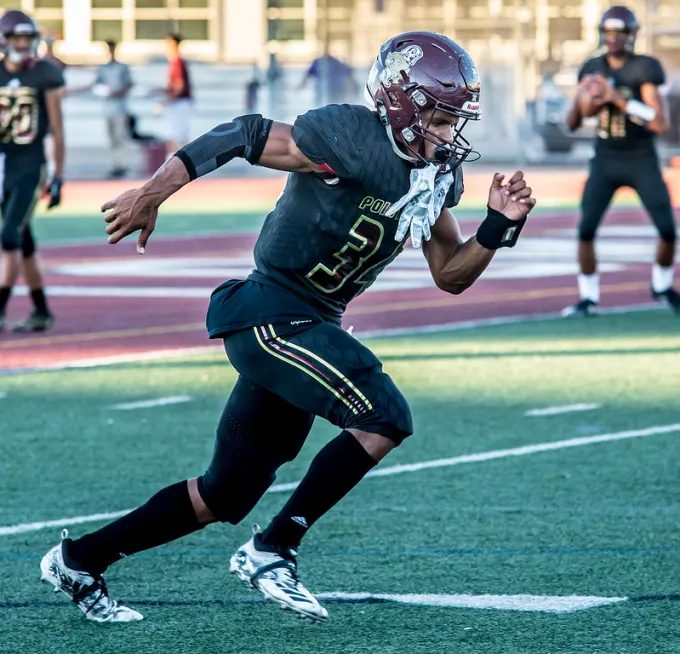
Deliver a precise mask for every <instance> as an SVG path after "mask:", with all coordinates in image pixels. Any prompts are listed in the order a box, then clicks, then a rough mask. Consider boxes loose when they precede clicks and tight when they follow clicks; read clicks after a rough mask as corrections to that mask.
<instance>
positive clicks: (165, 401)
mask: <svg viewBox="0 0 680 654" xmlns="http://www.w3.org/2000/svg"><path fill="white" fill-rule="evenodd" d="M185 402H191V398H190V397H189V396H188V395H172V396H170V397H158V398H156V399H155V400H143V401H141V402H127V403H123V404H114V405H113V406H112V407H111V408H112V409H116V410H117V411H132V410H134V409H152V408H154V407H157V406H168V405H170V404H184V403H185Z"/></svg>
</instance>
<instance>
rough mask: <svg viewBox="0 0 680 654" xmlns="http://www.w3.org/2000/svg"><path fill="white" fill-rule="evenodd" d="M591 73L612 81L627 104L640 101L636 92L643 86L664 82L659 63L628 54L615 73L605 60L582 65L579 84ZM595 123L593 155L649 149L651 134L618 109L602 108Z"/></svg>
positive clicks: (596, 58)
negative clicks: (630, 101) (627, 101)
mask: <svg viewBox="0 0 680 654" xmlns="http://www.w3.org/2000/svg"><path fill="white" fill-rule="evenodd" d="M595 73H599V74H600V75H602V76H603V77H605V78H609V79H610V80H612V83H613V86H614V88H615V89H616V90H617V91H618V92H619V93H620V94H621V95H622V96H623V97H624V98H626V99H628V100H630V99H634V100H640V101H641V100H642V95H641V92H640V89H641V87H642V85H643V84H654V85H655V86H660V85H661V84H663V83H664V81H665V76H664V71H663V68H662V67H661V63H660V62H659V60H658V59H655V58H654V57H648V56H647V55H636V54H631V55H629V56H628V57H626V63H625V64H624V65H623V66H622V67H621V68H619V69H617V70H614V69H612V68H610V67H609V64H608V63H607V58H606V57H605V56H601V57H593V58H592V59H589V60H588V61H586V62H585V63H584V64H583V66H582V67H581V70H580V71H579V74H578V79H579V81H581V79H582V78H583V76H584V75H592V74H595ZM598 119H599V124H598V129H597V139H596V146H595V147H596V150H597V151H601V152H607V151H615V152H618V151H621V150H652V149H653V147H654V140H653V139H654V134H653V133H652V132H651V131H650V130H648V129H647V128H646V127H644V125H642V124H639V123H636V122H635V121H634V120H631V119H630V118H629V117H628V116H627V115H626V114H625V113H624V112H623V111H621V110H620V109H619V108H618V107H615V106H614V105H612V104H608V105H606V106H605V107H604V108H603V109H602V110H601V111H600V113H599V114H598Z"/></svg>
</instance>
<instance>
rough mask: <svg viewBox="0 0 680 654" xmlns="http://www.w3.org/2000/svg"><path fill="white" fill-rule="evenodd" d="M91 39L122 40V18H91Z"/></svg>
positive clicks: (117, 41)
mask: <svg viewBox="0 0 680 654" xmlns="http://www.w3.org/2000/svg"><path fill="white" fill-rule="evenodd" d="M92 40H93V41H115V42H116V43H120V42H121V41H122V40H123V21H122V20H93V21H92Z"/></svg>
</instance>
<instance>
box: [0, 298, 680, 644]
mask: <svg viewBox="0 0 680 654" xmlns="http://www.w3.org/2000/svg"><path fill="white" fill-rule="evenodd" d="M679 326H680V323H678V321H677V319H674V318H673V317H672V315H671V314H670V313H667V312H666V311H648V312H640V313H632V314H627V315H618V316H602V317H600V318H598V319H596V320H590V321H583V322H578V321H559V322H558V321H539V322H533V323H526V324H517V325H511V326H494V327H483V328H477V329H474V330H459V331H452V332H448V333H442V334H436V335H429V336H422V335H419V336H414V337H410V338H392V339H375V340H370V341H368V340H367V341H366V342H367V344H370V345H371V347H373V348H374V350H375V351H376V352H377V353H378V354H379V355H380V356H381V357H382V358H383V360H384V362H385V367H386V369H387V370H388V372H389V373H390V374H391V375H392V376H393V377H394V379H395V380H396V381H397V383H398V384H399V386H400V387H401V388H402V390H403V391H404V393H405V394H406V396H407V397H408V399H409V400H410V402H411V404H412V408H413V412H414V416H415V425H416V430H417V431H416V434H415V435H414V436H413V437H412V438H411V439H409V440H407V441H406V443H405V444H404V445H403V446H402V447H401V448H399V449H398V450H396V451H395V452H394V453H393V454H392V455H390V457H388V459H386V460H385V462H383V464H381V466H380V467H379V468H378V470H380V469H381V468H387V467H389V466H393V465H395V464H405V463H417V462H423V461H432V460H437V459H441V458H445V457H458V456H461V455H469V454H475V453H483V452H489V451H492V450H505V449H508V448H518V447H520V446H529V445H535V444H541V443H556V442H558V441H562V440H566V439H574V438H584V439H588V438H592V437H594V436H597V435H606V434H618V433H619V432H624V431H633V432H638V431H639V430H643V429H648V428H653V427H657V428H661V427H663V426H667V425H676V429H677V430H676V431H670V432H668V433H658V434H653V435H649V436H647V437H636V438H628V439H625V440H612V441H609V442H600V443H596V444H582V445H578V446H574V447H569V448H566V447H564V448H560V449H553V450H551V451H543V452H535V453H530V454H525V455H522V456H505V455H504V454H503V453H501V454H499V455H498V458H495V459H491V460H480V461H476V462H470V463H461V464H459V465H448V466H443V465H442V466H440V467H434V468H431V469H426V470H420V471H413V472H404V473H402V474H395V475H385V476H382V477H375V478H372V479H366V480H364V481H363V482H362V483H361V484H360V485H359V487H358V488H356V489H355V490H354V491H353V492H352V493H351V494H350V495H349V496H348V497H347V498H346V499H345V500H344V501H343V502H342V503H341V504H340V505H339V506H338V507H336V509H335V510H333V511H332V512H331V513H330V514H328V515H327V516H325V517H324V519H323V520H322V521H321V522H320V523H319V524H318V525H317V526H316V527H315V528H314V529H313V530H312V531H311V532H310V534H309V536H308V538H307V540H306V541H305V543H304V544H303V547H302V549H301V553H300V567H301V576H302V579H303V581H305V582H306V584H307V585H308V587H310V589H312V590H313V591H315V592H319V593H324V592H340V591H342V592H354V593H359V592H367V593H386V594H456V595H461V594H463V595H471V596H479V595H484V594H491V595H521V594H525V595H532V596H567V595H577V596H598V597H605V598H609V597H625V598H632V599H629V600H627V601H621V602H619V603H616V604H610V605H607V606H602V607H598V608H590V609H587V610H582V611H578V612H572V613H561V614H555V613H546V612H537V611H524V612H522V611H517V610H498V609H486V610H482V609H473V608H451V607H445V608H442V607H435V606H416V605H411V604H398V603H394V602H381V603H378V602H374V603H359V602H354V603H351V602H344V603H340V602H331V601H329V602H327V603H326V605H327V608H328V609H329V611H330V618H329V620H328V622H327V623H326V624H323V625H308V624H306V623H302V622H298V621H296V620H295V619H294V618H292V617H291V616H290V615H289V614H285V613H283V612H281V611H280V610H279V609H277V608H276V607H274V606H273V605H268V604H265V603H263V602H262V601H261V600H260V596H259V594H256V593H249V592H248V591H247V590H246V589H245V588H244V587H242V586H241V585H240V584H241V582H237V581H235V580H234V579H232V578H230V577H229V575H228V574H227V566H228V557H229V556H230V555H231V553H232V552H233V550H234V548H235V547H236V546H238V545H239V544H240V543H241V542H243V541H244V540H245V539H246V538H247V537H248V534H249V528H248V524H247V523H244V524H242V525H240V526H238V527H230V526H226V525H214V526H212V527H211V528H208V529H206V530H204V531H203V532H199V533H197V534H195V535H192V536H190V537H188V538H186V539H184V540H182V541H180V542H176V543H173V544H170V545H167V546H165V547H162V548H159V549H158V550H156V551H152V552H148V553H144V554H140V555H136V556H134V557H132V558H130V559H129V560H126V561H123V562H121V563H119V564H118V565H117V566H114V568H112V569H111V570H110V572H109V574H108V576H107V578H108V581H109V586H110V588H111V589H112V591H113V594H114V595H115V596H116V597H120V598H122V599H125V600H126V601H127V602H129V603H130V605H131V606H133V607H135V608H138V609H139V610H141V612H142V613H144V614H145V620H144V621H143V622H141V623H137V624H132V625H125V624H123V625H97V624H92V623H89V622H87V621H86V620H84V619H83V617H82V615H81V614H80V612H79V611H78V610H77V609H76V608H75V607H73V606H70V605H69V604H68V603H67V602H66V600H65V599H64V598H63V596H57V595H54V594H53V593H52V592H51V591H50V589H49V588H47V587H46V586H44V585H41V584H40V583H39V582H38V577H39V569H38V564H39V561H40V557H41V556H42V554H43V553H44V552H45V551H46V550H47V549H48V548H49V547H51V546H52V545H53V544H54V543H55V542H56V541H57V539H58V537H59V529H58V528H56V527H55V528H51V529H43V530H39V531H29V532H25V533H20V534H14V535H0V591H1V592H0V633H1V634H2V638H0V652H3V653H4V652H7V653H10V652H11V653H12V654H19V653H21V654H23V653H26V654H42V653H52V652H54V653H57V652H59V653H68V654H81V653H83V654H91V653H92V652H112V653H113V652H116V653H119V652H125V653H127V652H130V653H138V652H139V653H144V654H146V653H159V654H161V653H162V654H166V653H172V654H185V653H191V654H195V653H204V652H205V653H213V652H215V653H217V652H220V653H222V652H225V653H235V654H236V653H239V654H241V653H243V654H249V653H258V654H261V653H267V654H269V653H276V654H287V653H293V652H295V653H297V652H314V653H324V654H326V653H328V654H335V653H337V654H350V653H352V654H353V653H359V652H361V653H379V654H383V653H389V654H392V653H394V654H411V653H418V654H420V653H428V654H429V653H437V654H439V653H442V652H455V653H457V654H458V653H460V654H473V653H474V654H478V653H484V654H495V653H503V654H572V653H574V654H575V653H578V654H596V653H598V654H614V653H616V654H623V653H626V654H628V653H630V654H643V653H644V654H652V653H657V652H664V653H666V652H668V653H671V652H678V651H680V645H679V644H678V643H680V626H679V622H678V620H677V616H678V609H679V608H680V602H678V601H677V600H680V594H679V593H680V565H679V564H678V558H679V557H680V531H679V530H678V524H679V523H680V493H679V492H678V467H679V466H678V460H679V459H680V456H679V455H680V425H678V423H680V402H679V401H678V398H679V397H680V329H679ZM233 381H234V371H233V369H231V368H230V366H229V365H228V363H227V362H226V361H225V360H224V359H223V357H222V356H221V355H219V354H215V355H202V356H194V357H190V358H186V359H183V360H168V361H156V362H151V363H145V364H136V365H132V364H127V365H119V366H115V367H107V368H99V369H92V370H71V371H66V372H60V373H40V374H25V375H13V376H5V377H0V392H1V393H5V394H6V396H5V398H4V399H1V400H0V421H1V422H0V424H1V436H0V497H2V502H1V503H0V525H4V526H10V525H18V524H21V523H29V522H35V521H46V520H55V519H59V518H65V517H69V516H78V515H89V514H94V513H98V512H107V511H117V510H122V509H126V508H131V507H134V506H135V505H137V504H139V503H141V502H143V501H145V500H146V499H147V497H148V496H149V495H151V494H152V493H154V492H155V491H156V490H158V489H159V488H161V487H162V486H164V485H167V484H169V483H171V482H175V481H177V480H180V479H183V478H186V477H188V476H192V475H196V474H200V473H201V472H202V470H203V468H204V466H205V465H206V463H207V461H208V459H209V456H210V453H211V449H212V434H213V432H214V428H215V425H216V422H217V419H218V416H219V413H220V411H221V407H222V405H223V402H224V400H225V398H226V396H227V394H228V392H229V389H230V387H231V384H232V383H233ZM175 395H188V396H191V397H192V398H193V401H192V402H189V403H185V404H177V405H174V406H167V407H164V408H147V409H138V410H133V411H116V410H113V409H112V408H111V405H112V404H114V403H118V402H130V401H134V400H140V399H153V398H159V397H164V396H175ZM575 403H597V404H601V407H600V408H599V409H596V410H592V411H584V412H574V413H564V414H559V415H552V416H540V417H527V416H525V412H526V411H527V410H530V409H537V408H545V407H552V406H561V405H570V404H575ZM651 431H652V432H653V431H654V430H651ZM336 432H337V429H335V428H330V427H328V426H327V425H322V424H318V425H317V426H316V427H315V429H314V431H313V433H312V435H311V437H310V439H309V442H308V444H307V445H306V447H305V448H304V450H303V452H302V454H301V456H300V457H299V459H298V460H297V461H296V462H294V463H293V464H291V465H290V466H288V467H287V468H285V469H283V470H281V472H280V475H279V478H278V480H277V483H278V482H290V481H295V480H297V479H299V478H300V476H301V475H302V474H303V472H304V470H305V468H306V466H307V464H308V463H309V461H310V459H311V457H312V456H313V455H314V453H315V452H316V451H317V449H318V448H319V447H320V445H321V444H322V443H323V442H325V441H326V440H327V439H328V438H330V437H331V436H332V435H334V434H335V433H336ZM282 437H284V434H283V433H282ZM285 497H286V494H285V493H273V494H269V495H267V496H265V498H264V499H263V500H262V502H261V503H260V505H259V506H258V507H257V508H256V509H255V511H254V512H253V514H252V515H251V516H250V517H249V521H250V520H253V521H257V522H260V523H265V522H266V521H267V520H268V519H269V517H270V516H271V515H272V514H273V513H274V512H275V511H276V510H277V508H278V507H279V506H280V505H281V504H282V502H283V501H284V500H285ZM101 524H102V523H101V522H91V523H89V524H84V525H77V526H73V527H72V528H71V535H75V536H78V535H81V534H83V533H85V531H87V530H91V529H94V528H96V527H97V526H99V525H101Z"/></svg>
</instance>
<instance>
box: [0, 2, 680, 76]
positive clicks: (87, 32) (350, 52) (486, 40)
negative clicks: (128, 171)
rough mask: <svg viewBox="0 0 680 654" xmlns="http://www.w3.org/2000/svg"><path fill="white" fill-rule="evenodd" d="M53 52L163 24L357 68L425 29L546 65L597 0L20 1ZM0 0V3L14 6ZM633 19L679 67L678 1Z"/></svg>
mask: <svg viewBox="0 0 680 654" xmlns="http://www.w3.org/2000/svg"><path fill="white" fill-rule="evenodd" d="M20 2H21V6H22V8H23V9H24V10H26V11H28V12H31V13H32V14H33V15H35V17H36V18H37V19H38V21H39V22H40V24H41V25H42V26H43V28H44V29H45V30H46V31H49V32H51V33H52V34H54V35H55V36H58V37H60V38H61V39H62V41H61V43H60V44H59V46H58V48H57V50H58V51H59V52H60V53H61V55H63V56H64V57H66V58H67V59H70V60H71V61H72V62H73V63H75V62H77V61H87V62H88V63H90V62H91V61H92V57H98V56H101V48H100V47H99V46H98V42H101V41H104V40H105V39H114V40H117V41H120V42H122V43H123V51H122V53H123V55H124V56H127V57H128V58H130V59H143V58H145V57H149V56H153V55H158V54H160V53H161V52H162V50H161V44H160V43H159V41H160V40H161V39H162V38H163V37H164V35H165V34H166V33H167V32H168V31H169V30H174V31H178V32H180V33H181V34H182V35H183V36H184V37H185V38H186V40H187V42H186V46H185V50H186V53H187V55H189V56H191V57H194V58H197V59H204V60H207V61H214V62H223V63H248V62H251V61H253V60H258V61H259V62H260V63H261V64H264V63H265V60H266V58H267V55H268V54H269V53H271V52H275V53H277V54H278V56H279V59H280V61H282V62H283V63H290V62H303V61H307V60H309V59H310V58H311V57H313V56H314V55H316V54H318V53H319V52H320V51H321V50H323V48H324V46H325V45H326V46H327V47H328V48H329V49H330V50H331V51H332V52H333V53H335V54H337V55H340V56H342V57H343V58H345V59H346V60H348V61H349V62H350V63H351V64H353V65H354V66H365V65H367V64H368V62H369V61H370V60H371V59H372V57H373V56H374V53H375V50H376V46H377V45H379V44H380V43H381V42H382V41H383V40H384V39H385V38H386V37H387V36H388V35H390V34H394V33H397V32H400V31H404V30H406V29H431V30H436V31H439V32H442V33H445V34H447V35H449V36H451V37H452V38H454V39H456V40H457V41H459V42H460V43H462V44H463V45H464V46H465V47H466V48H468V49H469V50H470V52H471V53H472V54H473V56H474V57H475V59H482V60H485V59H489V60H498V61H504V62H507V61H508V60H512V59H515V58H517V57H518V56H519V57H520V58H521V59H526V60H529V61H532V62H536V64H538V65H544V66H545V65H547V66H553V65H554V64H555V62H563V61H564V62H567V63H575V62H576V61H578V60H580V59H581V58H583V56H585V55H586V54H587V53H588V51H589V50H590V49H592V47H593V45H594V43H595V39H596V29H595V26H596V24H597V19H598V17H599V15H600V14H601V12H602V11H603V9H604V8H605V7H606V6H609V5H610V4H612V3H610V2H604V1H602V0H20ZM17 4H19V2H16V1H15V0H0V7H16V6H17ZM627 4H628V5H630V6H632V7H633V8H634V9H635V10H636V12H637V13H638V16H639V17H640V20H641V22H642V32H641V35H640V37H641V41H642V47H643V49H645V50H654V51H655V52H657V53H658V54H660V55H661V56H662V57H664V58H665V59H667V60H668V63H670V62H671V60H672V61H673V62H674V63H675V64H676V65H680V61H679V60H678V59H679V58H680V55H679V54H678V52H679V51H680V3H679V2H677V0H646V1H645V0H631V2H628V3H627Z"/></svg>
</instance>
